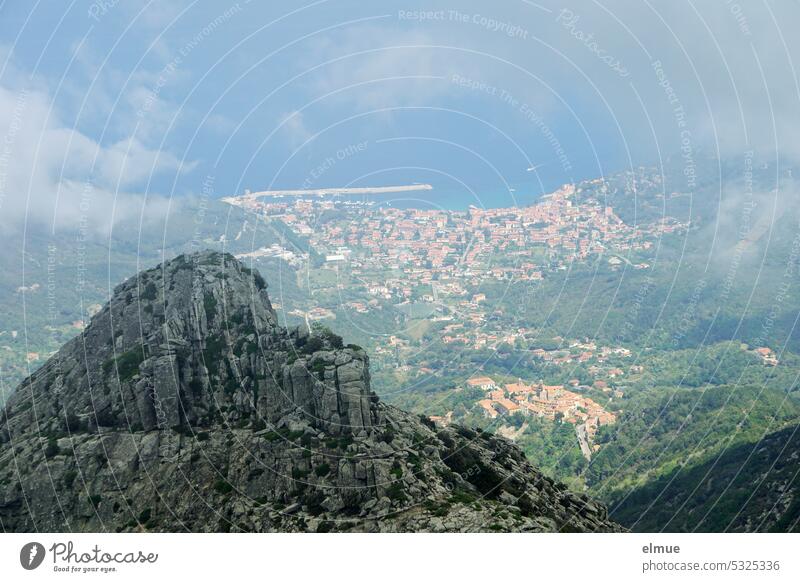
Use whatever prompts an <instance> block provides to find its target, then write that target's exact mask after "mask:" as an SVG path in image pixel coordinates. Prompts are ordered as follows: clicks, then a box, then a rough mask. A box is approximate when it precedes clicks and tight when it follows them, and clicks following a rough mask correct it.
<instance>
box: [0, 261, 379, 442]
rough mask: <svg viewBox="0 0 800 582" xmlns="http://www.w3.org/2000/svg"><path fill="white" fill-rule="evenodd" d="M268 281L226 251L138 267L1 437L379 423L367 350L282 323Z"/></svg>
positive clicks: (52, 364)
mask: <svg viewBox="0 0 800 582" xmlns="http://www.w3.org/2000/svg"><path fill="white" fill-rule="evenodd" d="M266 288H267V285H266V283H265V281H264V279H263V278H262V277H261V275H260V274H259V273H258V272H255V271H251V270H250V269H249V268H247V267H246V266H245V265H243V264H242V263H241V262H239V261H237V260H236V259H235V258H234V257H232V256H231V255H228V254H224V253H218V252H202V253H197V254H193V255H181V256H179V257H177V258H175V259H173V260H171V261H167V262H166V263H164V264H163V265H161V266H159V267H157V268H155V269H150V270H147V271H143V272H142V273H140V274H138V275H137V276H135V277H132V278H131V279H129V280H127V281H125V282H124V283H122V284H121V285H119V286H118V287H117V288H116V289H115V290H114V294H113V296H112V298H111V300H110V301H109V303H108V304H107V305H106V306H105V307H104V308H103V309H102V310H101V311H100V312H99V313H98V314H97V315H95V317H94V318H92V320H91V322H90V324H89V326H88V327H87V329H86V330H85V331H84V333H83V334H82V335H81V336H80V337H78V338H76V339H75V340H73V341H71V342H70V343H68V344H67V345H66V346H64V348H62V349H61V350H60V351H59V352H58V354H57V355H56V356H55V357H54V358H53V359H52V360H50V361H49V362H48V363H47V364H46V365H45V366H44V367H43V368H42V369H41V370H39V371H38V372H37V373H36V374H34V375H33V376H32V377H31V378H30V379H29V380H28V381H26V382H25V383H24V384H23V385H22V386H21V387H20V388H19V389H18V390H17V391H16V393H15V394H14V396H13V397H12V398H11V400H10V402H9V406H8V408H7V411H6V412H7V414H6V418H4V419H3V420H2V424H0V427H3V425H5V426H4V427H3V428H4V429H5V430H2V429H0V430H2V432H3V433H4V434H5V437H0V438H6V439H7V438H8V436H9V435H10V434H12V433H24V432H25V431H27V430H31V429H33V428H35V429H36V430H66V431H71V430H83V429H86V430H90V431H97V430H98V429H102V428H104V427H105V428H129V429H131V430H134V431H136V430H145V431H148V430H152V429H156V428H158V429H175V430H179V431H180V430H188V429H190V428H192V427H197V428H201V427H205V428H207V427H210V426H213V425H216V424H223V425H228V426H236V427H239V428H244V427H248V426H255V427H263V426H266V425H267V424H270V423H273V422H277V421H278V420H279V419H281V418H283V417H284V416H285V415H286V414H287V413H289V412H294V413H296V414H299V415H300V416H303V417H305V418H306V419H307V420H308V421H309V423H310V424H311V425H313V426H320V427H324V428H325V429H326V430H330V431H331V432H333V433H337V434H338V433H340V432H351V431H354V432H356V433H358V432H361V431H363V430H365V429H366V428H368V427H369V426H371V424H372V414H371V411H370V402H371V401H373V403H374V401H375V398H374V397H372V398H371V394H370V391H369V377H368V371H367V370H368V364H367V356H366V354H365V353H364V352H363V351H362V350H361V349H359V348H357V347H348V348H345V347H344V346H343V345H342V342H341V338H339V337H338V336H335V335H333V334H330V333H319V334H313V335H311V334H309V333H308V332H307V331H304V330H302V329H295V330H293V331H291V332H289V331H287V330H285V329H283V328H281V327H280V326H278V324H277V318H276V315H275V311H274V310H273V309H272V305H271V303H270V300H269V296H268V295H267V291H266ZM42 423H44V425H45V426H42Z"/></svg>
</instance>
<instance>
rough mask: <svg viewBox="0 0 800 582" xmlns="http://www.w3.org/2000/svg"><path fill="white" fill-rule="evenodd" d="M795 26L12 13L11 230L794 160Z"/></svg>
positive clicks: (0, 14)
mask: <svg viewBox="0 0 800 582" xmlns="http://www.w3.org/2000/svg"><path fill="white" fill-rule="evenodd" d="M453 5H457V6H458V9H454V8H452V6H453ZM798 23H800V4H798V3H797V2H794V1H789V0H785V1H781V2H759V1H753V2H743V1H742V2H739V3H737V2H729V1H725V0H717V1H703V2H700V1H695V2H688V1H681V0H677V1H672V0H670V1H669V2H667V1H661V2H655V1H653V0H643V1H641V2H631V1H628V2H567V3H560V2H545V1H543V2H529V1H527V0H503V1H502V2H486V1H482V2H465V1H463V0H462V1H460V2H458V3H447V2H439V1H437V0H431V1H426V2H410V1H400V2H395V1H384V0H382V1H380V2H364V1H338V0H329V1H324V0H321V1H318V2H310V3H305V2H280V3H278V2H269V3H266V2H263V3H262V2H252V3H250V2H246V1H241V2H236V3H231V4H229V3H225V2H210V1H209V2H200V1H198V2H178V1H175V0H166V1H165V0H162V1H159V2H149V3H146V2H132V1H126V0H120V1H117V2H115V1H114V0H105V1H103V0H97V1H96V2H88V1H74V2H72V3H67V2H65V3H52V2H28V1H22V0H13V1H8V0H7V1H5V2H0V139H2V143H0V146H1V148H0V226H3V227H4V228H10V227H11V225H14V224H17V225H18V224H20V223H21V222H23V221H24V220H25V217H27V218H28V220H29V221H32V222H44V223H49V222H52V220H53V217H54V216H57V217H58V220H59V221H63V222H67V223H68V222H70V221H78V220H81V218H82V217H86V216H88V217H89V218H88V219H89V220H90V221H92V222H93V223H96V224H97V225H98V226H99V225H103V224H109V223H110V222H113V221H114V220H118V219H119V217H120V216H123V215H130V214H137V215H138V213H139V212H140V210H141V204H142V200H143V196H144V195H146V196H147V199H148V201H149V202H148V212H156V213H157V212H159V209H160V208H162V207H163V205H164V203H165V199H167V198H170V197H180V196H184V195H186V194H191V193H195V194H196V193H199V192H200V191H201V189H202V188H203V183H204V182H208V177H209V176H211V177H213V184H214V190H215V192H216V193H218V194H219V195H229V194H235V193H240V192H242V191H243V190H244V189H245V188H249V189H266V188H270V187H272V188H303V187H325V186H347V185H351V184H352V185H358V186H369V185H387V184H395V183H407V182H415V181H419V182H431V183H433V184H434V185H435V186H436V187H438V188H448V189H464V190H465V191H468V190H470V189H472V190H475V191H498V190H499V191H502V190H504V189H506V188H509V187H513V188H516V189H517V190H520V189H523V190H526V191H528V190H530V191H539V190H542V189H543V190H550V189H552V188H554V187H555V186H557V185H558V184H561V183H565V182H569V181H572V180H576V179H581V178H588V177H595V176H601V175H604V174H607V173H613V172H616V171H619V170H624V169H626V168H627V167H630V166H631V165H634V166H635V165H640V164H653V163H656V164H657V163H658V162H659V160H660V159H662V158H666V157H667V156H676V155H677V156H680V155H681V148H683V153H684V155H686V154H687V152H689V154H688V155H697V154H698V152H700V151H702V152H704V153H705V154H712V155H717V153H719V154H720V155H722V156H724V157H731V156H733V157H741V156H744V155H745V152H747V151H748V150H753V151H754V152H756V154H755V155H756V156H757V157H759V158H770V157H772V158H774V157H776V155H778V154H780V155H781V156H785V157H787V158H797V157H798V156H799V155H800V147H798V145H797V144H798V140H797V137H796V136H797V135H800V115H798V113H797V112H798V111H800V87H799V85H798V78H797V71H796V66H795V59H796V57H797V56H798V55H800V47H798V42H800V41H799V40H798V38H797V35H796V33H795V29H796V27H797V24H798ZM530 166H537V168H538V169H537V172H529V171H527V169H528V168H529V167H530ZM87 209H90V210H87Z"/></svg>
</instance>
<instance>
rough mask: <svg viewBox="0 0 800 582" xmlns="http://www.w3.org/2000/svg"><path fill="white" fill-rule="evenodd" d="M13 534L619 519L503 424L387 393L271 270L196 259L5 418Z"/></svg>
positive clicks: (8, 523) (504, 525)
mask: <svg viewBox="0 0 800 582" xmlns="http://www.w3.org/2000/svg"><path fill="white" fill-rule="evenodd" d="M0 527H1V528H2V529H3V530H4V531H139V530H143V529H149V530H157V531H484V530H493V531H616V530H618V529H619V526H617V525H616V524H614V523H613V522H610V521H609V520H608V518H607V514H606V510H605V508H604V507H602V506H601V505H599V504H597V503H594V502H592V501H590V500H589V499H588V498H586V497H585V496H581V495H577V494H575V493H572V492H569V491H567V490H566V487H564V486H563V485H560V484H558V483H554V482H553V481H552V480H550V479H548V478H546V477H544V476H543V475H541V474H540V473H539V472H538V471H536V470H535V469H534V468H533V467H531V466H530V464H529V463H528V462H527V461H526V459H525V457H524V455H523V454H522V453H521V451H520V450H519V449H517V448H516V447H515V446H514V445H513V444H511V443H510V442H509V441H506V440H505V439H501V438H498V437H494V436H490V435H489V434H487V433H481V432H473V431H471V430H468V429H464V428H458V427H451V428H448V429H443V430H437V429H436V428H435V427H434V426H433V425H432V424H431V423H430V422H427V421H425V420H424V419H420V418H418V417H415V416H413V415H409V414H407V413H404V412H402V411H400V410H397V409H395V408H393V407H390V406H386V405H384V404H383V403H380V402H379V401H378V398H377V396H376V395H375V394H374V393H373V392H372V391H371V390H370V377H369V359H368V357H367V355H366V353H365V352H364V351H363V350H362V349H361V348H359V347H358V346H347V347H345V346H344V345H343V343H342V340H341V338H339V337H338V336H335V335H334V334H331V333H328V332H319V333H314V334H309V333H308V332H307V331H306V330H302V329H295V330H291V331H289V330H286V329H284V328H282V327H281V326H279V325H278V323H277V317H276V315H275V312H274V310H273V309H272V305H271V304H270V300H269V297H268V295H267V292H266V284H265V282H264V280H263V279H262V278H261V276H260V275H259V274H258V273H257V272H255V271H251V270H250V269H248V268H247V267H245V266H244V265H243V264H241V263H240V262H238V261H236V260H235V259H234V258H233V257H232V256H230V255H227V254H222V253H215V252H203V253H198V254H193V255H186V256H180V257H177V258H176V259H174V260H172V261H169V262H166V263H164V264H163V265H161V266H159V267H157V268H155V269H152V270H149V271H145V272H142V273H140V274H139V275H137V276H136V277H133V278H132V279H130V280H128V281H126V282H125V283H123V284H122V285H120V286H119V287H117V289H115V291H114V294H113V297H112V299H111V301H110V302H109V303H108V304H107V305H106V306H105V307H104V308H103V310H102V311H100V312H99V313H98V314H97V315H96V316H95V317H94V318H93V319H92V321H91V323H90V325H89V326H88V327H87V329H86V330H85V331H84V333H83V334H82V335H81V336H79V337H77V338H75V339H74V340H72V341H70V342H69V343H68V344H66V345H65V346H64V347H63V348H62V349H61V350H60V351H59V352H58V353H57V354H56V355H55V356H54V357H53V358H52V359H51V360H49V361H48V362H47V363H46V364H45V365H44V366H43V367H42V368H41V369H40V370H38V371H37V372H36V373H35V374H34V375H33V376H31V377H30V378H29V379H27V380H26V381H25V382H23V383H22V384H21V385H20V386H19V387H18V388H17V389H16V390H15V392H14V394H13V396H12V397H11V398H10V400H9V402H8V405H7V406H6V408H5V410H4V411H3V413H2V416H0Z"/></svg>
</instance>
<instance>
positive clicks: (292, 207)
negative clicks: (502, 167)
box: [229, 184, 686, 302]
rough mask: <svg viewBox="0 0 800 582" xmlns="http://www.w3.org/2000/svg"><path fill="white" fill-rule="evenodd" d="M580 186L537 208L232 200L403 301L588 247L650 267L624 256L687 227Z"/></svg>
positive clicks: (577, 254) (547, 266)
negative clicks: (610, 202)
mask: <svg viewBox="0 0 800 582" xmlns="http://www.w3.org/2000/svg"><path fill="white" fill-rule="evenodd" d="M580 194H581V193H580V191H579V189H578V188H576V187H575V186H574V185H572V184H568V185H564V186H562V187H561V188H560V189H558V190H557V191H555V192H553V193H552V194H549V195H547V196H545V197H543V199H542V200H541V201H540V202H539V203H537V204H534V205H531V206H525V207H508V208H490V209H486V208H477V207H474V206H471V207H470V208H469V209H468V210H466V211H450V210H441V209H435V210H428V209H420V208H397V207H391V206H378V205H376V204H375V203H374V202H372V201H364V202H358V201H353V200H348V199H339V198H325V199H293V200H284V199H281V198H274V197H273V198H268V199H263V198H253V197H248V198H237V199H229V200H236V205H237V206H239V207H242V208H244V209H246V210H248V211H250V212H254V213H256V214H258V215H259V216H261V217H263V218H265V219H267V220H279V221H281V222H282V223H284V224H285V225H287V226H288V227H289V228H291V230H292V231H293V232H295V233H297V234H298V235H300V236H303V237H307V238H308V240H309V242H310V245H311V247H312V248H313V249H314V250H315V251H316V252H317V253H319V255H320V256H321V257H323V263H322V265H320V266H321V268H322V269H328V270H332V271H336V272H337V273H340V274H341V273H342V272H346V273H347V274H348V275H349V276H350V277H352V278H353V279H354V280H355V281H356V284H357V285H358V286H360V287H361V288H362V290H363V291H364V292H365V293H366V295H367V296H369V297H375V298H380V299H385V300H393V301H397V302H402V301H412V300H415V299H422V300H427V301H431V302H433V301H436V300H437V299H438V297H440V296H454V297H464V296H466V295H467V294H468V289H469V288H471V287H474V286H477V285H480V284H481V283H482V282H484V281H487V280H496V281H507V280H515V281H527V280H532V281H535V280H538V279H542V278H543V277H546V276H547V274H548V273H551V272H554V271H558V270H564V269H566V268H567V267H568V266H569V264H570V263H571V262H572V261H575V260H586V259H588V258H589V257H590V256H592V255H596V256H603V257H606V260H607V262H608V265H609V268H620V267H621V266H623V265H624V266H627V267H630V268H633V269H647V268H649V264H648V263H646V262H632V261H631V260H630V259H629V258H628V255H630V254H631V253H635V252H636V251H646V250H648V249H650V248H652V246H653V244H654V240H655V239H656V238H657V237H658V236H661V235H663V234H668V233H672V232H676V231H679V230H681V229H684V228H686V225H685V224H682V223H679V222H677V221H675V220H673V219H670V218H664V219H663V220H660V221H658V222H656V223H653V224H647V225H638V226H631V225H628V224H626V223H625V222H623V221H622V220H621V219H620V218H619V217H618V216H617V215H616V214H615V213H614V210H613V208H611V207H609V206H603V205H602V204H601V203H600V202H599V201H598V200H597V199H596V198H594V197H586V198H584V199H582V200H581V201H580V202H579V201H578V199H579V198H580ZM276 252H278V251H276V249H274V248H272V249H264V250H263V255H264V256H274V255H275V254H276ZM286 252H289V253H291V252H292V250H291V249H287V251H286ZM258 253H259V250H256V251H254V253H251V256H252V255H253V254H255V255H258ZM290 258H293V255H290ZM376 273H380V276H379V277H377V276H375V274H376ZM476 300H478V301H479V300H480V298H479V297H478V298H477V299H476Z"/></svg>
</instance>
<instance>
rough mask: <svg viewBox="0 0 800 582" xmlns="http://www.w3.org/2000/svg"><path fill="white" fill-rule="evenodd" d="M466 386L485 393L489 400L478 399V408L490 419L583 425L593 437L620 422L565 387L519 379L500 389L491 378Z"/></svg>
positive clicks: (474, 379)
mask: <svg viewBox="0 0 800 582" xmlns="http://www.w3.org/2000/svg"><path fill="white" fill-rule="evenodd" d="M467 385H468V386H471V387H478V388H480V389H482V390H484V391H485V392H486V398H483V399H481V400H479V401H478V402H477V404H476V406H478V407H479V409H480V410H481V412H482V413H483V414H484V415H485V416H487V417H489V418H497V417H498V416H512V415H517V414H521V415H525V416H536V417H539V418H545V419H547V420H552V421H556V420H560V421H563V422H569V423H571V424H575V425H578V424H580V425H584V426H585V428H586V431H587V432H588V433H589V437H590V438H592V437H593V436H594V433H595V432H596V431H597V429H598V428H599V427H600V426H603V425H608V424H614V423H615V422H616V420H617V418H616V415H615V414H614V413H613V412H609V411H607V410H606V409H605V408H603V407H602V406H601V405H599V404H598V403H597V402H595V401H594V400H592V399H591V398H587V397H586V396H583V395H581V394H576V393H575V392H571V391H569V390H567V389H566V388H565V387H564V386H563V385H555V386H549V385H547V384H544V383H542V382H539V383H538V384H526V383H524V382H523V381H522V380H519V381H518V382H515V383H511V384H504V385H503V386H499V385H497V384H496V383H495V382H494V381H493V380H492V379H491V378H489V377H479V378H471V379H469V380H467Z"/></svg>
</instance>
